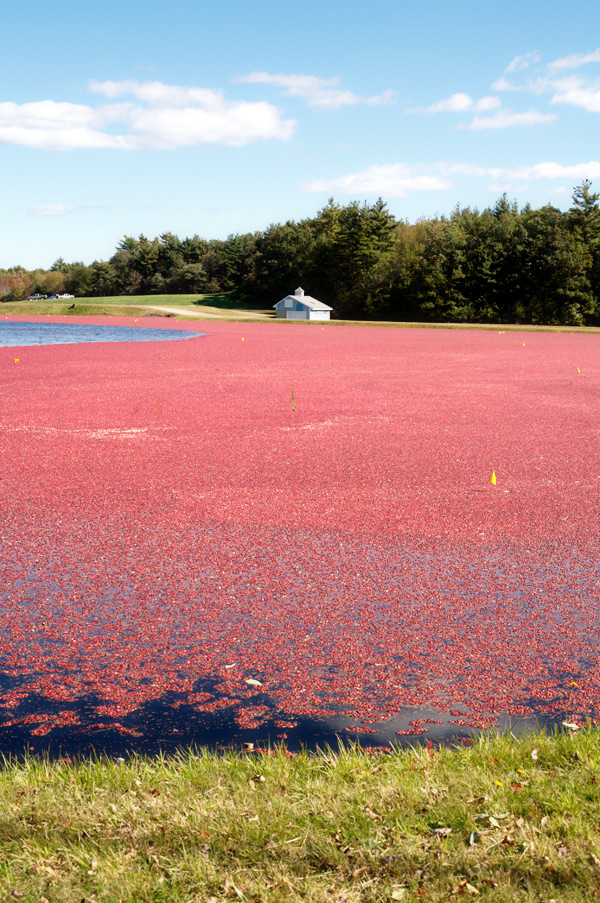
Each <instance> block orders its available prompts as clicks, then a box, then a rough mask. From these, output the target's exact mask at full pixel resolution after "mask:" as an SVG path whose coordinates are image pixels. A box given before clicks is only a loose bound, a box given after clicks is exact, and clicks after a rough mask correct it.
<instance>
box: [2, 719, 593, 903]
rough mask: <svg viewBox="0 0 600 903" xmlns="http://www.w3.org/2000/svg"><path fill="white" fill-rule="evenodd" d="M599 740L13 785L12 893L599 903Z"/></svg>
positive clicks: (190, 764)
mask: <svg viewBox="0 0 600 903" xmlns="http://www.w3.org/2000/svg"><path fill="white" fill-rule="evenodd" d="M599 797H600V733H599V732H598V731H597V730H589V731H588V730H584V731H581V732H579V734H578V735H577V736H574V737H571V736H566V735H561V736H555V737H548V736H545V735H539V736H528V737H526V738H524V739H522V740H519V741H515V740H514V739H512V738H509V737H499V738H492V739H483V740H481V741H478V742H477V743H476V744H475V746H474V747H473V748H468V749H459V750H456V749H441V750H439V751H438V750H429V751H428V750H426V749H417V750H414V751H412V750H406V751H400V752H394V753H393V754H390V755H381V756H372V755H368V754H366V753H363V752H360V751H358V750H350V751H340V752H338V753H332V752H327V753H321V754H319V755H314V756H310V755H304V754H303V755H299V756H294V757H291V758H290V757H288V756H287V755H286V754H285V752H284V751H283V750H279V751H276V752H275V754H273V755H269V756H267V755H257V754H254V753H249V754H246V755H245V754H235V753H231V754H226V755H214V754H210V753H200V754H198V755H195V756H194V755H191V754H190V755H182V756H181V757H179V758H175V759H159V760H147V759H142V758H134V759H131V760H130V761H127V762H118V761H117V762H115V761H110V760H103V761H92V762H90V761H82V762H80V763H69V762H64V761H63V762H54V763H51V762H48V761H41V762H40V761H38V760H33V759H32V760H28V761H26V762H24V763H22V764H18V763H14V762H13V763H10V762H9V763H5V765H4V767H3V768H2V769H1V770H0V892H1V893H3V895H4V896H3V899H23V900H24V901H25V903H27V901H29V900H32V901H33V900H35V901H41V903H44V901H50V903H53V901H77V903H79V901H84V900H85V901H87V903H93V901H97V903H99V901H134V900H135V901H176V903H177V901H198V903H200V901H203V903H204V901H210V903H220V901H226V900H247V901H263V900H264V901H279V900H286V901H288V900H291V901H293V900H309V901H346V903H352V901H363V900H364V901H367V900H368V901H391V900H413V899H414V900H425V901H448V900H461V899H469V898H473V899H478V900H482V901H484V900H485V901H506V903H508V901H511V903H512V901H536V903H539V901H546V903H550V901H552V900H555V901H569V903H570V901H573V903H575V901H580V903H583V901H590V900H595V899H598V896H599V895H600V835H599V833H598V832H599V830H600V828H599V824H598V821H599V818H600V811H599V802H600V799H599Z"/></svg>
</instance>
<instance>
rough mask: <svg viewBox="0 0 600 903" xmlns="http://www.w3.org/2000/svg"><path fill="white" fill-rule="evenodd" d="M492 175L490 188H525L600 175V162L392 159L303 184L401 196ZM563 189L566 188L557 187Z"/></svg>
mask: <svg viewBox="0 0 600 903" xmlns="http://www.w3.org/2000/svg"><path fill="white" fill-rule="evenodd" d="M456 176H463V177H465V178H467V179H471V180H472V179H489V180H491V184H490V185H489V186H488V188H489V190H490V191H494V192H502V191H509V190H511V191H524V190H526V188H527V184H526V183H527V182H529V181H532V180H536V181H540V182H541V181H545V182H552V181H555V180H558V179H560V180H561V181H565V180H569V181H570V182H572V183H573V184H576V183H578V182H581V181H582V180H583V179H597V178H600V162H598V161H594V160H592V161H590V162H589V163H576V164H573V165H570V166H567V165H564V164H561V163H552V162H544V163H536V164H533V165H528V166H516V167H512V168H511V167H506V168H505V167H491V168H490V167H484V166H480V165H479V164H476V163H449V162H447V161H445V162H444V161H441V162H438V163H431V164H418V165H415V164H409V163H389V164H384V165H373V166H369V167H367V169H365V170H363V171H362V172H355V173H348V174H346V175H342V176H338V177H337V178H333V179H319V180H318V179H315V180H313V181H311V182H307V183H306V184H304V185H302V186H300V187H301V190H303V191H308V192H312V193H319V194H333V195H336V194H337V195H350V196H352V197H354V198H363V197H383V198H399V197H406V196H407V195H409V194H412V193H414V192H419V191H447V190H449V189H451V188H453V187H454V185H455V181H454V177H456ZM554 190H555V191H556V192H557V193H559V192H560V193H562V192H563V188H562V187H560V188H557V189H554Z"/></svg>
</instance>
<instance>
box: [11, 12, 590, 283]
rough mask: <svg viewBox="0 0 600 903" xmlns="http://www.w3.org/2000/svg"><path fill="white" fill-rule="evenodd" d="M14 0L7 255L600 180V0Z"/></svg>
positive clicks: (109, 246) (213, 233) (86, 256)
mask: <svg viewBox="0 0 600 903" xmlns="http://www.w3.org/2000/svg"><path fill="white" fill-rule="evenodd" d="M11 7H12V8H11V9H9V10H8V11H5V12H4V13H3V36H4V40H3V47H2V75H1V76H0V77H1V78H2V96H1V97H0V158H1V160H2V166H1V172H2V191H1V192H0V205H1V208H2V210H1V223H2V241H1V242H0V266H3V267H8V266H13V265H15V264H21V265H23V266H26V267H35V266H42V267H48V266H50V265H51V264H52V262H53V261H54V260H55V259H56V258H57V257H59V256H62V257H64V258H65V259H66V260H69V261H74V260H83V261H84V262H85V263H91V262H92V261H93V260H94V259H98V260H103V259H108V258H109V257H110V256H111V255H112V253H113V252H114V250H115V247H116V245H117V243H118V241H119V239H120V238H121V237H122V236H123V235H125V234H127V235H136V236H137V235H139V234H140V233H144V234H145V235H148V236H150V237H153V236H154V235H159V234H160V233H161V232H165V231H171V232H174V233H176V234H177V235H179V236H180V237H185V236H187V235H193V234H195V233H197V234H199V235H202V236H203V237H206V238H223V237H225V236H226V235H228V234H230V233H235V232H246V231H253V230H257V229H264V228H265V227H266V226H268V225H269V223H272V222H282V221H285V220H286V219H301V218H302V217H305V216H312V215H314V214H315V213H316V211H317V210H319V209H320V207H322V206H323V205H324V204H325V203H326V202H327V200H328V198H329V197H331V196H333V197H334V198H335V199H336V200H337V201H338V202H340V203H347V202H348V201H350V200H359V201H363V200H367V201H374V200H376V199H377V198H378V197H379V196H381V197H383V199H384V200H385V201H387V202H388V205H389V208H390V210H391V211H392V212H393V213H394V214H395V215H396V216H397V217H398V218H402V219H406V220H408V221H411V222H413V221H414V220H416V219H418V218H419V217H420V216H424V215H425V216H430V215H434V214H444V213H449V212H450V211H451V210H452V209H453V208H454V207H455V206H456V205H457V204H459V205H460V206H461V207H466V206H471V207H479V208H480V209H482V208H484V207H486V206H488V205H490V204H493V203H494V201H495V200H496V198H497V197H498V196H499V195H501V194H502V193H503V192H507V194H508V195H509V197H510V198H511V199H513V198H514V199H516V200H517V201H518V202H519V204H525V203H527V202H529V203H531V204H532V205H533V206H540V205H542V204H546V203H552V204H555V205H556V206H558V207H560V208H561V209H566V208H568V207H569V205H570V199H571V194H572V190H573V187H574V186H575V185H577V184H579V183H580V182H581V181H582V180H583V179H584V178H589V179H591V180H592V181H593V182H594V187H595V188H597V189H598V190H600V141H599V138H600V27H599V26H600V5H599V4H598V3H597V0H572V2H566V0H543V2H542V0H526V2H523V0H457V2H454V3H450V2H449V0H429V2H428V3H426V4H425V3H418V2H417V0H370V2H368V3H367V2H364V0H346V2H345V3H343V4H342V3H341V2H333V0H318V2H317V0H304V2H302V3H300V2H296V0H295V2H293V3H292V2H289V0H278V2H274V0H257V2H256V3H249V2H248V0H229V2H227V3H220V2H216V0H179V2H178V3H177V4H168V3H165V2H164V0H162V2H158V0H147V2H146V3H145V4H144V5H142V4H140V3H138V2H136V3H133V2H131V0H118V2H117V0H104V2H103V3H102V4H89V5H88V4H76V3H74V2H64V0H56V2H54V3H52V4H50V3H48V2H47V0H44V2H41V0H31V2H30V3H28V4H11Z"/></svg>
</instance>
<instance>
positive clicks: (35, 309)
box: [0, 292, 600, 334]
mask: <svg viewBox="0 0 600 903" xmlns="http://www.w3.org/2000/svg"><path fill="white" fill-rule="evenodd" d="M156 307H163V308H172V309H173V310H174V309H176V308H181V309H182V314H181V319H185V320H192V319H194V318H197V319H199V320H202V319H204V320H215V319H219V320H229V321H240V320H243V321H254V322H262V323H271V322H277V323H286V324H288V325H290V326H314V327H317V326H323V325H324V324H323V323H322V322H321V321H318V320H314V321H309V320H284V319H276V318H275V316H274V312H273V310H272V309H271V307H269V306H268V305H267V306H266V307H255V306H253V305H248V304H243V303H240V302H238V301H235V300H233V298H232V297H231V293H230V292H221V293H215V294H211V295H118V296H111V297H103V298H75V299H73V300H69V299H66V300H64V301H62V300H59V301H53V300H50V299H48V300H46V301H11V302H6V303H5V304H3V305H1V306H0V318H1V316H2V313H4V314H25V315H30V316H44V315H51V316H77V317H81V316H88V317H91V316H94V317H100V316H107V317H149V316H154V317H165V316H168V315H169V312H168V311H162V312H161V311H160V310H154V308H156ZM191 314H194V317H192V316H191ZM171 315H172V316H174V317H175V318H177V316H178V315H177V313H173V314H171ZM327 325H329V326H378V327H388V328H395V329H475V330H487V331H492V332H505V331H508V332H571V333H575V332H580V333H584V334H585V333H598V332H600V327H597V326H548V325H545V326H537V325H532V324H526V323H524V324H514V323H512V324H503V323H495V324H494V323H402V322H396V321H392V320H330V321H328V324H327Z"/></svg>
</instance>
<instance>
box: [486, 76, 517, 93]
mask: <svg viewBox="0 0 600 903" xmlns="http://www.w3.org/2000/svg"><path fill="white" fill-rule="evenodd" d="M492 88H493V89H494V91H522V90H523V88H522V87H521V85H515V83H514V82H509V80H508V79H507V78H504V76H502V77H501V78H499V79H497V80H496V81H495V82H493V83H492Z"/></svg>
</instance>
